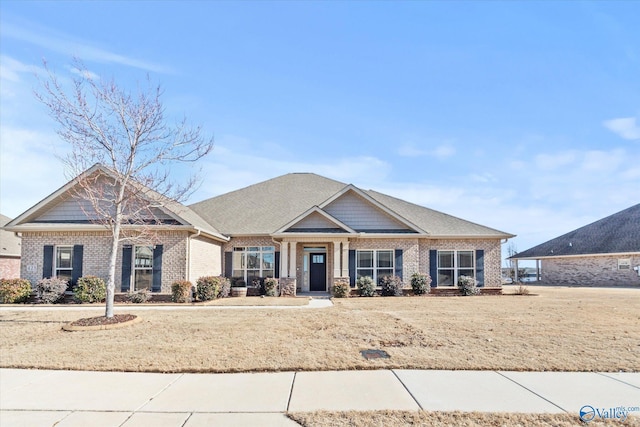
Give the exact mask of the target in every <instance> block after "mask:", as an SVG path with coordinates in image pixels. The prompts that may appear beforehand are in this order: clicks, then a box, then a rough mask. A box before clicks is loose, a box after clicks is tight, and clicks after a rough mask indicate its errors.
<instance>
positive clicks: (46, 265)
mask: <svg viewBox="0 0 640 427" xmlns="http://www.w3.org/2000/svg"><path fill="white" fill-rule="evenodd" d="M51 277H53V246H52V245H45V246H44V258H43V259H42V278H43V279H49V278H51Z"/></svg>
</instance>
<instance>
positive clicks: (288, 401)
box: [286, 372, 298, 412]
mask: <svg viewBox="0 0 640 427" xmlns="http://www.w3.org/2000/svg"><path fill="white" fill-rule="evenodd" d="M297 376H298V373H297V372H294V373H293V380H291V388H290V389H289V399H288V400H287V410H286V412H289V406H291V398H293V387H294V386H295V384H296V377H297Z"/></svg>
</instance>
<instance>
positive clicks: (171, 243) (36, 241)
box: [21, 231, 189, 293]
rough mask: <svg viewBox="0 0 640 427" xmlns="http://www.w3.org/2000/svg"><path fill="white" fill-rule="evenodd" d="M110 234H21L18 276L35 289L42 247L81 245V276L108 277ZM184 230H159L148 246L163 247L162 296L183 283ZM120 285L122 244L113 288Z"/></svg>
mask: <svg viewBox="0 0 640 427" xmlns="http://www.w3.org/2000/svg"><path fill="white" fill-rule="evenodd" d="M110 236H111V235H110V234H109V233H108V232H25V233H23V235H22V261H23V262H22V266H21V277H23V278H25V279H28V280H30V281H31V283H32V284H33V285H34V286H35V284H36V282H37V281H38V280H40V279H42V269H43V256H44V246H45V245H54V246H61V245H65V246H67V245H69V246H70V245H83V263H82V274H83V275H85V276H87V275H93V276H98V277H101V278H103V279H104V280H105V281H106V280H107V278H108V275H109V272H108V268H109V265H108V264H109V251H110V249H111V237H110ZM188 236H189V233H187V232H186V231H160V232H158V233H157V234H156V236H155V238H154V239H153V241H149V243H148V244H150V245H163V254H162V288H161V292H162V293H169V292H171V283H173V282H174V281H176V280H184V279H185V278H186V277H187V275H186V271H187V259H186V255H187V240H188ZM121 283H122V244H120V245H119V247H118V254H117V259H116V277H115V289H116V292H120V290H121Z"/></svg>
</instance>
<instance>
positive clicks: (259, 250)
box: [232, 246, 276, 286]
mask: <svg viewBox="0 0 640 427" xmlns="http://www.w3.org/2000/svg"><path fill="white" fill-rule="evenodd" d="M275 259H276V255H275V247H273V246H239V247H235V248H233V256H232V265H233V266H232V276H233V278H239V279H243V280H244V281H245V282H246V283H247V284H248V285H249V286H251V285H252V283H253V281H254V280H255V279H258V278H266V277H275V264H276V263H275Z"/></svg>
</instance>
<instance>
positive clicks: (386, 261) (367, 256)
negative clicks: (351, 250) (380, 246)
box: [356, 250, 394, 283]
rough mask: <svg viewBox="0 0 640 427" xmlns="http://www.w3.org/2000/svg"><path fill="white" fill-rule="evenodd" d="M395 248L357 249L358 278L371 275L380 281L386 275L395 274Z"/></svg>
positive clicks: (375, 280)
mask: <svg viewBox="0 0 640 427" xmlns="http://www.w3.org/2000/svg"><path fill="white" fill-rule="evenodd" d="M393 272H394V255H393V250H375V251H374V250H371V251H356V278H358V279H359V278H360V277H365V276H369V277H371V278H372V279H373V283H378V280H380V279H381V278H382V277H384V276H393Z"/></svg>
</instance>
